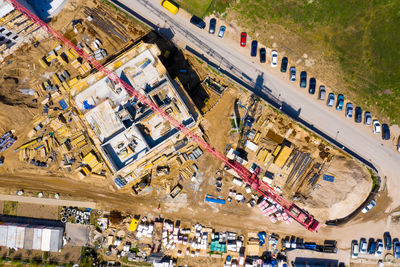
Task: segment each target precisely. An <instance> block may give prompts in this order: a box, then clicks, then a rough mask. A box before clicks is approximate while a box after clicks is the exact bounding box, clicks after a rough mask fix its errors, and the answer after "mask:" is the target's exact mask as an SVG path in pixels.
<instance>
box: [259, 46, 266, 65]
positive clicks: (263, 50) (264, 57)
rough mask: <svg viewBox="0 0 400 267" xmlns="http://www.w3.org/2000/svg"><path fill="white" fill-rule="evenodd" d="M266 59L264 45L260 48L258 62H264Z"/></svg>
mask: <svg viewBox="0 0 400 267" xmlns="http://www.w3.org/2000/svg"><path fill="white" fill-rule="evenodd" d="M266 60H267V52H266V50H265V48H264V47H262V48H260V63H265V61H266Z"/></svg>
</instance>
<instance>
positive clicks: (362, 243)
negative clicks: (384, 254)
mask: <svg viewBox="0 0 400 267" xmlns="http://www.w3.org/2000/svg"><path fill="white" fill-rule="evenodd" d="M367 247H368V244H367V240H365V238H361V239H360V254H366V253H367Z"/></svg>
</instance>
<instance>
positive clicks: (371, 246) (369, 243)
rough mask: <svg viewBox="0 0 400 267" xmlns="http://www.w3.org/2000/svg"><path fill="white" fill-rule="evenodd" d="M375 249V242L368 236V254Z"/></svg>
mask: <svg viewBox="0 0 400 267" xmlns="http://www.w3.org/2000/svg"><path fill="white" fill-rule="evenodd" d="M375 250H376V242H375V240H374V239H373V238H370V239H369V242H368V254H374V253H375Z"/></svg>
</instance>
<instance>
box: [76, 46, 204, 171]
mask: <svg viewBox="0 0 400 267" xmlns="http://www.w3.org/2000/svg"><path fill="white" fill-rule="evenodd" d="M159 54H160V50H159V49H158V47H157V46H156V45H153V44H145V43H139V44H138V45H136V46H134V47H133V48H132V49H131V50H129V51H128V52H126V53H125V54H123V55H122V56H120V57H119V58H117V59H116V60H115V61H113V62H111V63H110V64H109V65H108V68H114V72H115V73H116V74H117V75H118V76H119V77H121V78H122V79H123V80H124V81H125V82H127V83H129V84H130V85H132V86H133V87H134V88H135V89H136V90H138V91H140V93H142V94H143V95H145V96H146V97H148V98H149V99H151V100H152V101H153V102H154V103H155V104H156V105H157V106H158V107H160V108H162V109H163V110H164V111H165V112H166V113H168V114H169V115H171V116H172V117H174V118H175V119H176V120H177V121H179V122H181V123H182V124H183V125H185V126H186V127H188V128H193V127H194V126H195V125H196V121H195V117H196V116H195V114H193V111H191V110H192V109H191V108H190V106H191V103H190V100H189V98H188V97H187V95H186V94H185V93H184V91H183V88H181V87H180V85H179V84H178V82H177V81H173V80H171V78H170V77H169V75H168V73H167V71H166V69H165V67H164V66H163V65H162V63H161V62H160V60H159V59H158V55H159ZM81 83H87V86H88V87H87V88H86V89H85V90H83V91H81V92H76V94H75V96H74V102H75V105H76V107H77V108H78V109H79V110H80V112H81V113H82V115H83V117H84V119H85V122H87V124H88V125H87V126H88V128H89V129H90V130H91V132H92V133H93V135H94V136H95V139H96V140H97V142H96V143H97V144H98V147H99V151H100V152H102V154H103V157H104V158H105V159H106V161H107V163H108V165H109V168H110V169H111V171H112V172H113V173H117V174H119V175H121V176H127V175H131V174H132V175H131V177H137V176H139V173H140V172H145V171H146V166H147V165H149V164H150V165H152V163H154V161H158V162H161V161H162V160H163V159H165V158H166V156H165V155H168V154H169V152H168V149H171V148H172V149H173V145H174V144H175V143H176V142H177V141H178V140H177V138H176V137H178V135H179V131H178V130H177V129H176V128H175V127H174V126H173V125H171V124H170V123H169V122H168V121H165V120H164V119H163V118H162V117H161V116H160V115H159V114H157V113H155V112H154V111H153V110H151V109H150V108H148V107H147V106H145V105H143V104H141V103H140V102H139V101H138V100H137V99H136V98H135V97H132V96H130V95H129V94H128V92H127V91H126V90H125V89H123V88H121V87H119V86H118V85H117V84H115V83H114V82H113V81H111V80H110V79H108V78H107V77H103V76H101V75H99V73H97V74H93V75H90V76H89V77H87V78H86V79H84V80H82V81H81ZM76 91H77V90H76ZM174 137H175V138H174ZM171 151H172V150H171ZM132 172H133V173H132Z"/></svg>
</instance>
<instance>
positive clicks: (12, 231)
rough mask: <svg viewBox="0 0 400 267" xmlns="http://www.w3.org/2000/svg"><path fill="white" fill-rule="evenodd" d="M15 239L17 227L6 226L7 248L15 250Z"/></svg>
mask: <svg viewBox="0 0 400 267" xmlns="http://www.w3.org/2000/svg"><path fill="white" fill-rule="evenodd" d="M16 238H17V226H15V225H8V227H7V247H9V248H15V242H16Z"/></svg>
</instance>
